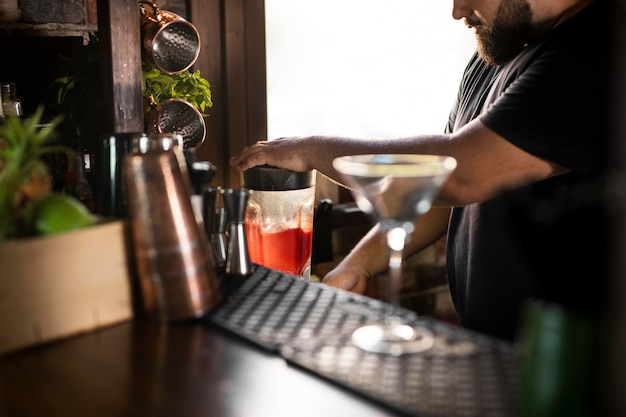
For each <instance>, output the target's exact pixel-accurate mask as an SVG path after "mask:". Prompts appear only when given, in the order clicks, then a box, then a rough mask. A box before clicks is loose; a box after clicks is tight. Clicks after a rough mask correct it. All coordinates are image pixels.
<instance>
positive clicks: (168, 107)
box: [144, 98, 206, 149]
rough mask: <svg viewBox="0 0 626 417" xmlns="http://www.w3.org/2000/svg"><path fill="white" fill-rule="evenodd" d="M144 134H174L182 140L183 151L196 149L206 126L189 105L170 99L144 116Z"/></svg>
mask: <svg viewBox="0 0 626 417" xmlns="http://www.w3.org/2000/svg"><path fill="white" fill-rule="evenodd" d="M144 124H145V129H146V133H175V134H178V135H180V136H182V138H183V149H188V148H197V147H198V146H200V145H201V144H202V142H204V137H205V136H206V125H205V123H204V118H203V117H202V114H201V113H200V112H199V111H198V109H196V108H195V107H194V106H193V105H192V104H191V103H189V102H188V101H186V100H183V99H180V98H171V99H169V100H166V101H164V102H163V103H162V104H161V105H157V104H156V103H154V101H152V109H151V110H150V111H149V112H147V113H146V114H145V117H144Z"/></svg>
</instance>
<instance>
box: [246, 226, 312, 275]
mask: <svg viewBox="0 0 626 417" xmlns="http://www.w3.org/2000/svg"><path fill="white" fill-rule="evenodd" d="M312 235H313V233H312V231H311V230H304V229H301V228H297V229H286V230H281V231H278V232H275V233H265V232H263V231H262V230H261V228H260V227H259V226H258V225H257V224H255V223H250V222H248V223H247V224H246V238H247V240H248V252H249V253H250V260H251V261H252V262H254V263H256V264H258V265H263V266H266V267H268V268H272V269H276V270H279V271H283V272H287V273H290V274H294V275H302V274H303V273H304V271H305V269H306V268H308V266H309V262H310V260H311V241H312Z"/></svg>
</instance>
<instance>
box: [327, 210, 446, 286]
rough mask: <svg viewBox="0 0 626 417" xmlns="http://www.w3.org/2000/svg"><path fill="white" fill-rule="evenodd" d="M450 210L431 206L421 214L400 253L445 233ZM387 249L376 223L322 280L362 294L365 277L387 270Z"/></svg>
mask: <svg viewBox="0 0 626 417" xmlns="http://www.w3.org/2000/svg"><path fill="white" fill-rule="evenodd" d="M449 216H450V209H448V208H439V207H437V208H432V209H431V210H430V211H429V212H427V213H426V214H424V215H423V216H421V217H420V218H419V219H418V220H417V222H416V225H415V231H414V232H413V235H412V237H411V240H410V241H409V243H408V244H407V246H406V248H405V252H404V256H405V257H408V256H411V255H413V254H415V253H417V252H419V251H421V250H422V249H425V248H426V247H428V246H429V245H431V244H433V243H435V242H436V241H437V240H439V239H440V238H441V237H443V236H444V235H445V234H446V230H447V228H448V218H449ZM388 260H389V249H388V248H387V243H386V242H385V236H384V235H383V234H382V233H381V231H380V227H379V226H378V225H377V226H375V227H374V228H373V229H372V230H370V231H369V232H368V234H367V235H365V237H363V239H361V241H360V242H359V243H358V244H357V245H356V246H355V247H354V249H352V251H351V252H350V253H349V254H348V255H347V256H346V257H345V258H344V259H343V260H342V261H341V262H340V263H339V265H337V267H336V268H335V269H333V270H332V271H330V272H329V273H328V274H326V276H325V277H324V279H323V280H322V282H324V283H325V284H328V285H330V286H333V287H338V288H342V289H344V290H348V291H352V292H356V293H360V294H362V293H363V292H364V291H365V287H366V286H367V280H368V279H369V278H371V277H373V276H375V275H376V274H379V273H381V272H384V271H385V270H386V269H387V266H388V264H387V263H388Z"/></svg>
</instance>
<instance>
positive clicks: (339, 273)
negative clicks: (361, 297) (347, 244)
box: [322, 262, 370, 294]
mask: <svg viewBox="0 0 626 417" xmlns="http://www.w3.org/2000/svg"><path fill="white" fill-rule="evenodd" d="M369 278H370V277H369V276H367V275H366V274H364V273H363V272H362V271H360V270H359V269H358V268H357V267H353V266H350V265H344V263H343V262H342V263H340V264H339V265H337V267H336V268H335V269H333V270H332V271H330V272H329V273H328V274H326V276H325V277H324V279H323V280H322V282H323V283H324V284H327V285H329V286H331V287H336V288H341V289H342V290H347V291H351V292H355V293H357V294H363V293H364V292H365V288H366V287H367V280H368V279H369Z"/></svg>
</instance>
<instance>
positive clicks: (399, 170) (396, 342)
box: [333, 154, 456, 356]
mask: <svg viewBox="0 0 626 417" xmlns="http://www.w3.org/2000/svg"><path fill="white" fill-rule="evenodd" d="M333 166H334V167H335V169H336V170H337V171H339V173H340V174H341V176H342V177H343V180H344V182H345V184H346V185H347V186H348V187H349V188H350V189H351V192H352V194H353V196H354V199H355V201H356V204H357V205H358V206H359V208H360V209H361V210H363V212H365V213H367V214H368V215H369V216H370V217H372V218H373V219H375V220H376V221H377V222H378V223H380V227H381V229H382V231H383V233H385V235H386V238H387V245H388V246H389V249H390V251H391V255H390V257H389V281H388V283H389V301H390V303H391V304H393V305H394V306H399V302H398V289H399V287H400V284H401V282H402V251H403V249H404V246H405V245H406V243H407V242H408V241H409V239H410V237H411V235H412V233H413V229H414V227H415V221H416V220H417V219H418V218H419V216H421V215H423V214H424V213H426V212H427V211H428V210H430V208H431V205H432V202H433V200H434V198H435V196H436V195H437V192H438V191H439V188H440V187H441V185H442V184H443V183H444V181H445V180H446V179H447V178H448V176H449V175H450V174H451V173H452V171H453V170H454V169H455V168H456V160H455V159H454V158H452V157H449V156H438V155H413V154H410V155H409V154H406V155H405V154H375V155H354V156H342V157H339V158H335V159H334V160H333ZM352 343H354V344H355V345H356V346H358V347H359V348H361V349H364V350H366V351H369V352H377V353H386V354H391V355H394V356H398V355H402V354H405V353H415V352H420V351H423V350H426V349H429V348H430V347H432V345H433V343H434V335H433V333H432V332H431V331H430V330H428V329H425V328H422V327H414V326H411V325H408V324H406V323H403V322H402V320H401V319H400V318H399V317H396V316H395V315H393V314H389V313H388V314H387V317H386V318H385V321H384V323H376V324H368V325H364V326H361V327H359V328H358V329H356V330H355V331H354V333H353V334H352Z"/></svg>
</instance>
